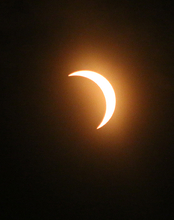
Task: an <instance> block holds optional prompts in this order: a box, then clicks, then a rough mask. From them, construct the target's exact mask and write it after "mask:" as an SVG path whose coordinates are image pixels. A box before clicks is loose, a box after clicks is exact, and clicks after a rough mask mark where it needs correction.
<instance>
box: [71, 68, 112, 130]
mask: <svg viewBox="0 0 174 220" xmlns="http://www.w3.org/2000/svg"><path fill="white" fill-rule="evenodd" d="M68 76H82V77H85V78H87V79H90V80H92V81H93V82H95V83H96V84H97V85H98V86H99V87H100V89H101V90H102V92H103V95H104V97H105V101H106V111H105V115H104V117H103V120H102V121H101V123H100V124H99V126H98V127H97V129H99V128H101V127H103V126H104V125H105V124H106V123H107V122H108V121H109V120H110V118H111V117H112V115H113V113H114V111H115V107H116V95H115V92H114V89H113V87H112V85H111V84H110V82H109V81H108V80H107V79H106V78H105V77H103V76H102V75H100V74H99V73H96V72H93V71H89V70H80V71H76V72H73V73H71V74H69V75H68Z"/></svg>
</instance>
